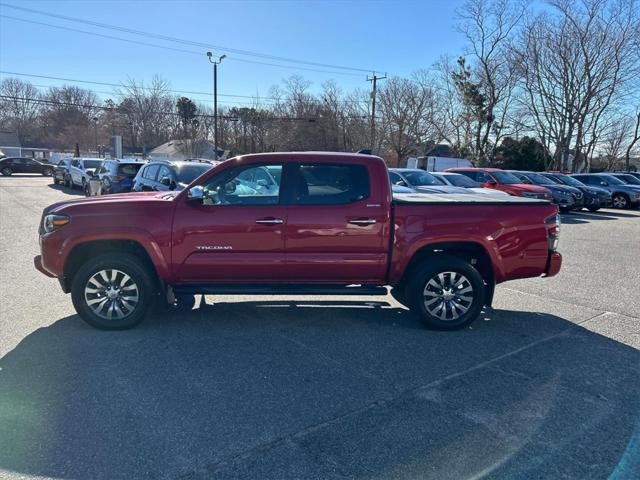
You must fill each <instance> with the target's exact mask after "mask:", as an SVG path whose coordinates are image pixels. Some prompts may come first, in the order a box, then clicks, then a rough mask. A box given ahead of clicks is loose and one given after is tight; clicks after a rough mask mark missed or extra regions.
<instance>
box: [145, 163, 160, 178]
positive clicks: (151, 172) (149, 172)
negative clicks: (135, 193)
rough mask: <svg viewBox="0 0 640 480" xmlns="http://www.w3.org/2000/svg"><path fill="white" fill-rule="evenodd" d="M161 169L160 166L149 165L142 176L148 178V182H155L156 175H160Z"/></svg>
mask: <svg viewBox="0 0 640 480" xmlns="http://www.w3.org/2000/svg"><path fill="white" fill-rule="evenodd" d="M159 168H160V166H159V165H149V166H148V167H147V168H146V169H145V171H144V174H143V175H142V177H143V178H146V179H147V180H152V181H155V179H156V175H157V174H158V169H159Z"/></svg>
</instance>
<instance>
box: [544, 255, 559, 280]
mask: <svg viewBox="0 0 640 480" xmlns="http://www.w3.org/2000/svg"><path fill="white" fill-rule="evenodd" d="M560 267H562V255H560V254H559V253H558V252H550V254H549V258H548V259H547V267H546V268H545V269H544V273H543V274H542V276H543V277H553V276H554V275H557V274H558V272H559V271H560Z"/></svg>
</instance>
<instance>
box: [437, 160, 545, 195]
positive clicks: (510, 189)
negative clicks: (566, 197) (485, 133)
mask: <svg viewBox="0 0 640 480" xmlns="http://www.w3.org/2000/svg"><path fill="white" fill-rule="evenodd" d="M446 171H447V172H455V173H461V174H463V175H466V176H467V177H469V178H470V179H471V180H475V181H476V182H478V183H481V184H482V186H483V187H485V188H495V189H496V190H501V191H503V192H507V193H508V194H509V195H514V196H516V197H527V198H538V199H541V200H548V201H551V200H553V196H552V195H551V192H550V191H549V190H548V189H547V188H544V187H539V186H537V185H531V184H527V183H523V182H522V180H521V179H519V178H518V177H516V176H515V175H513V174H512V173H509V172H507V171H505V170H501V169H499V168H449V169H447V170H446Z"/></svg>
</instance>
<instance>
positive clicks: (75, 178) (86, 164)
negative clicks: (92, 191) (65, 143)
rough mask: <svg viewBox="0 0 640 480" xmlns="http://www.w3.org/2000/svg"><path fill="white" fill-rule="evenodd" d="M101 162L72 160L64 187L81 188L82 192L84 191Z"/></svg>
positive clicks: (100, 160) (99, 160)
mask: <svg viewBox="0 0 640 480" xmlns="http://www.w3.org/2000/svg"><path fill="white" fill-rule="evenodd" d="M102 162H103V159H102V158H73V159H72V160H71V164H70V165H69V173H68V174H67V178H66V179H65V182H64V183H65V185H66V186H68V187H71V188H74V187H82V189H83V190H86V189H87V186H88V185H89V180H91V176H92V175H93V172H94V171H96V170H97V169H98V168H99V167H100V166H101V165H102Z"/></svg>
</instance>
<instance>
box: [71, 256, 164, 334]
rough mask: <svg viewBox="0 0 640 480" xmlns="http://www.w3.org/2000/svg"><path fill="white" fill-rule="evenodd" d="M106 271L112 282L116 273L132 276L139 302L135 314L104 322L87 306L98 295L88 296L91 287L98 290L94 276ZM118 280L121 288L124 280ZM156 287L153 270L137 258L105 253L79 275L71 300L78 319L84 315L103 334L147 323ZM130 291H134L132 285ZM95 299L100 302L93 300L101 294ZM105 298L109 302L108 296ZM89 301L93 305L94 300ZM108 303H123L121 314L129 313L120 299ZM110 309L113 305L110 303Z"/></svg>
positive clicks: (84, 267)
mask: <svg viewBox="0 0 640 480" xmlns="http://www.w3.org/2000/svg"><path fill="white" fill-rule="evenodd" d="M103 270H104V271H107V277H108V278H109V277H110V274H111V275H112V274H113V271H114V270H117V271H119V272H121V273H122V274H126V275H128V276H129V277H130V279H131V282H132V284H133V285H134V286H135V287H136V291H137V294H138V301H137V303H136V304H135V306H134V307H133V308H132V309H131V311H127V314H126V316H124V318H119V319H118V318H112V319H108V318H103V317H102V316H100V315H99V314H97V313H95V312H94V310H93V309H92V307H91V306H89V304H88V303H87V296H88V295H94V294H92V293H86V292H85V288H87V287H89V286H90V285H91V288H93V287H97V286H96V285H95V283H90V280H91V279H92V277H94V275H98V274H99V272H100V271H103ZM100 278H101V277H100ZM115 278H116V282H115V283H116V284H117V283H118V281H120V282H122V279H123V278H124V277H123V276H122V275H119V274H117V273H116V277H115ZM106 284H107V282H105V285H106ZM125 285H127V284H125ZM156 285H157V284H156V282H155V280H154V278H153V276H152V272H150V271H149V269H148V268H147V267H145V265H144V263H143V262H142V261H140V259H139V258H138V257H136V256H135V255H131V254H127V253H117V254H116V253H105V254H103V255H98V256H96V257H94V258H91V259H89V260H88V261H87V262H86V263H85V264H84V265H82V266H81V267H80V269H79V270H78V271H77V272H76V274H75V275H74V277H73V281H72V283H71V299H72V301H73V306H74V307H75V309H76V312H78V315H80V317H81V318H82V319H83V320H84V321H85V322H87V323H88V324H89V325H91V326H93V327H96V328H99V329H101V330H126V329H129V328H132V327H135V326H136V325H138V324H139V323H140V322H142V320H144V318H145V315H146V314H147V312H148V311H149V307H150V305H153V300H154V296H155V294H156V290H157V288H156ZM116 286H117V285H116ZM120 286H122V283H120ZM127 288H130V285H129V287H127ZM110 289H111V288H110ZM123 290H124V288H123ZM95 295H96V298H93V300H95V299H99V297H100V293H98V294H95ZM103 298H104V299H105V300H107V297H106V296H104V297H103ZM125 298H131V297H125ZM89 301H91V299H90V300H89ZM129 301H130V300H129ZM107 302H112V303H117V302H120V303H119V306H120V308H121V311H122V312H125V310H126V309H125V308H122V307H123V304H122V303H121V300H120V298H119V297H118V298H116V299H114V300H107ZM98 305H99V303H98ZM106 305H110V304H109V303H107V304H106ZM103 309H104V307H103ZM109 309H110V307H107V310H109ZM101 313H103V312H101Z"/></svg>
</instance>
